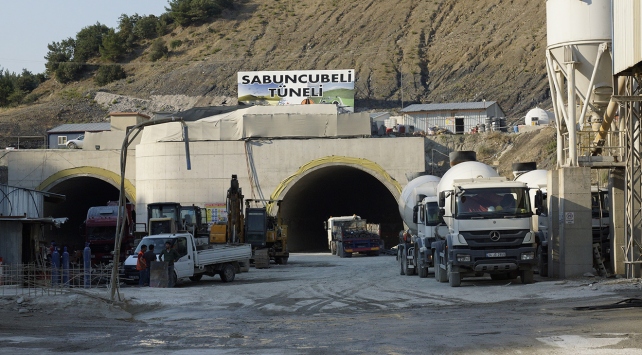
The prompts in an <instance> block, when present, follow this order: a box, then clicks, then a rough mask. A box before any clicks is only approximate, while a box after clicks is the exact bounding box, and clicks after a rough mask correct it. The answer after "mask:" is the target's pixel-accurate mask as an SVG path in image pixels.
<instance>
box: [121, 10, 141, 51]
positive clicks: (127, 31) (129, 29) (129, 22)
mask: <svg viewBox="0 0 642 355" xmlns="http://www.w3.org/2000/svg"><path fill="white" fill-rule="evenodd" d="M138 20H140V16H138V14H134V15H132V16H127V15H126V14H122V15H120V17H119V18H118V35H119V36H120V38H121V39H122V40H123V43H124V47H125V49H126V50H128V51H129V50H131V49H132V48H133V47H134V43H135V42H136V35H135V34H134V27H136V23H137V22H138Z"/></svg>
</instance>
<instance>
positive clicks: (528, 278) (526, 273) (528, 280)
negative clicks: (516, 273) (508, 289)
mask: <svg viewBox="0 0 642 355" xmlns="http://www.w3.org/2000/svg"><path fill="white" fill-rule="evenodd" d="M520 278H521V279H522V283H523V284H532V283H533V282H534V281H535V280H534V279H533V269H528V270H522V271H521V273H520Z"/></svg>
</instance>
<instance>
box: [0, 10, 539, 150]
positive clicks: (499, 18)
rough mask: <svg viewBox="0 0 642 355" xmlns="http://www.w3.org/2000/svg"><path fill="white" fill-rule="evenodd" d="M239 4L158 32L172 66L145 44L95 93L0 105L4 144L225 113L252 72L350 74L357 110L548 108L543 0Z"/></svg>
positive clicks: (80, 88)
mask: <svg viewBox="0 0 642 355" xmlns="http://www.w3.org/2000/svg"><path fill="white" fill-rule="evenodd" d="M235 4H236V6H235V9H234V10H228V11H226V12H224V14H223V15H222V16H221V17H220V18H217V19H212V22H210V23H207V24H203V25H200V26H193V27H187V28H181V27H178V28H176V29H174V30H173V31H172V32H171V33H170V34H168V35H166V36H165V37H164V38H163V39H164V40H165V41H166V42H167V43H170V42H172V41H180V43H181V45H180V46H178V47H176V48H175V49H173V50H171V51H170V54H169V56H168V58H164V59H161V60H160V61H157V62H151V61H150V60H149V58H148V52H149V46H150V44H151V42H146V43H144V44H143V45H142V46H141V47H139V48H138V50H136V51H134V53H132V54H131V55H130V56H129V57H128V58H125V59H123V60H121V63H120V64H122V65H123V67H124V68H125V69H126V72H127V76H128V77H127V78H126V79H122V80H120V81H117V82H113V83H111V84H108V85H106V86H103V87H99V86H96V84H94V81H93V80H92V75H93V73H88V74H87V75H86V78H85V79H83V80H81V81H78V82H74V83H71V84H68V85H62V84H60V83H57V82H56V81H55V80H52V79H50V80H48V81H46V82H45V83H43V84H41V85H40V87H38V88H37V89H36V91H35V92H34V93H35V94H36V95H38V96H39V98H38V100H37V101H35V102H34V103H33V104H31V105H27V106H22V107H18V108H10V109H0V139H2V138H3V137H8V136H19V135H20V136H26V135H44V134H45V132H46V130H47V129H50V128H53V127H55V126H57V125H60V124H63V123H75V122H96V121H101V120H104V118H105V117H106V116H107V114H108V112H110V111H122V110H133V111H139V112H143V113H147V114H150V113H152V112H153V111H161V110H183V109H187V108H189V107H193V106H207V105H232V104H235V103H236V86H237V77H236V73H237V72H238V71H253V70H304V69H349V68H354V69H355V70H356V73H357V80H356V89H357V93H356V98H355V106H356V110H357V111H372V110H385V111H393V112H394V111H396V110H398V109H400V108H401V107H402V106H407V105H408V104H410V103H419V102H422V103H426V102H449V101H450V102H452V101H481V100H482V99H486V100H489V101H498V102H499V103H500V105H501V107H502V108H503V110H504V111H505V112H506V113H507V115H508V116H509V121H514V120H518V119H520V118H521V117H523V116H524V114H525V113H526V112H527V111H528V110H529V109H531V108H533V107H534V106H536V105H539V106H540V107H548V106H550V99H549V97H548V82H547V79H546V70H545V58H544V48H545V46H546V26H545V2H543V1H528V0H512V1H500V0H478V1H461V0H459V1H458V0H434V1H417V0H399V1H397V2H394V3H393V2H389V1H383V0H368V1H353V2H340V1H334V0H333V1H327V0H326V1H321V0H311V1H307V2H298V1H294V0H280V1H266V0H242V1H237V2H236V3H235ZM79 30H80V29H79ZM95 64H100V63H95ZM1 144H5V145H6V144H7V141H6V140H4V142H2V141H0V145H1ZM3 146H4V145H3Z"/></svg>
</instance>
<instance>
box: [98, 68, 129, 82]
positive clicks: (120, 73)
mask: <svg viewBox="0 0 642 355" xmlns="http://www.w3.org/2000/svg"><path fill="white" fill-rule="evenodd" d="M126 77H127V74H126V73H125V70H124V69H123V67H122V66H120V65H119V64H112V65H103V66H101V67H100V68H98V71H97V72H96V76H95V77H94V82H95V83H96V84H97V85H100V86H103V85H107V84H109V83H111V82H112V81H116V80H120V79H125V78H126Z"/></svg>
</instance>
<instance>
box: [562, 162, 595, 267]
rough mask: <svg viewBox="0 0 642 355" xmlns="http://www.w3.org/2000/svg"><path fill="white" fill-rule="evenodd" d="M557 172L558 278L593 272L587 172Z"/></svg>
mask: <svg viewBox="0 0 642 355" xmlns="http://www.w3.org/2000/svg"><path fill="white" fill-rule="evenodd" d="M558 173H559V200H558V202H559V215H558V216H559V244H558V245H559V277H561V278H569V277H576V276H582V275H583V274H584V273H587V272H593V234H592V228H591V225H592V217H591V169H590V168H586V167H572V168H561V169H559V170H558Z"/></svg>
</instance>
